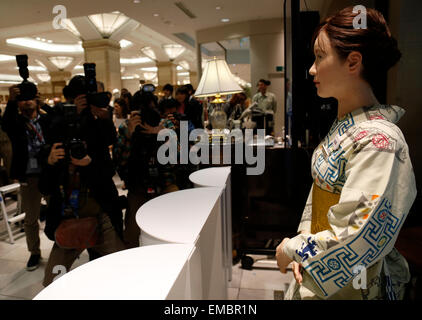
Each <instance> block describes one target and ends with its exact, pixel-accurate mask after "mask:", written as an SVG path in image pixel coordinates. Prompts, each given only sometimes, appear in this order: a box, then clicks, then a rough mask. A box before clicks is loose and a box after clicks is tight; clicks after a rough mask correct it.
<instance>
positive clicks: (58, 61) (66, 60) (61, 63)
mask: <svg viewBox="0 0 422 320" xmlns="http://www.w3.org/2000/svg"><path fill="white" fill-rule="evenodd" d="M48 60H50V61H51V63H52V64H54V65H55V66H56V67H57V68H59V70H63V69H64V68H66V67H67V66H68V65H69V64H71V63H72V61H73V58H72V57H49V58H48Z"/></svg>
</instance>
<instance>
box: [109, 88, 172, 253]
mask: <svg viewBox="0 0 422 320" xmlns="http://www.w3.org/2000/svg"><path fill="white" fill-rule="evenodd" d="M154 89H155V88H154V87H153V86H152V85H146V86H144V87H143V89H142V90H141V91H138V92H136V93H135V95H134V96H133V100H132V106H133V109H134V110H132V112H131V114H130V117H129V119H128V120H126V121H125V122H124V123H122V125H121V126H120V127H119V134H118V141H117V143H116V144H115V145H114V147H113V159H114V160H115V161H116V164H117V172H118V173H119V175H120V177H121V179H122V180H123V181H124V182H125V185H126V187H127V189H128V195H127V199H128V207H127V210H126V214H125V230H124V240H125V243H126V245H127V247H128V248H134V247H138V246H139V235H140V229H139V227H138V225H137V223H136V219H135V218H136V212H137V211H138V209H139V208H140V206H141V205H142V204H144V203H145V202H147V201H148V200H150V199H152V198H154V197H156V196H159V195H161V194H164V193H168V192H172V191H177V190H178V187H177V185H176V178H175V175H174V173H173V170H172V169H173V168H172V166H171V165H166V166H163V165H160V164H159V163H158V159H157V151H158V148H159V147H160V145H161V142H158V141H157V134H158V133H159V132H160V130H162V129H165V128H168V129H176V125H177V124H178V121H177V120H176V119H174V118H173V117H171V116H170V115H169V117H168V118H167V119H163V118H162V117H161V116H160V113H159V111H158V106H157V98H156V96H155V95H154V94H153V91H154ZM170 118H171V119H172V120H170Z"/></svg>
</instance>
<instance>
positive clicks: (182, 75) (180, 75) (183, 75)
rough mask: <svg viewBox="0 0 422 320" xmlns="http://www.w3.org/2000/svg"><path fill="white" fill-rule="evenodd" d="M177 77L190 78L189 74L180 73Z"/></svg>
mask: <svg viewBox="0 0 422 320" xmlns="http://www.w3.org/2000/svg"><path fill="white" fill-rule="evenodd" d="M177 75H178V76H179V77H188V76H189V72H179V73H178V74H177Z"/></svg>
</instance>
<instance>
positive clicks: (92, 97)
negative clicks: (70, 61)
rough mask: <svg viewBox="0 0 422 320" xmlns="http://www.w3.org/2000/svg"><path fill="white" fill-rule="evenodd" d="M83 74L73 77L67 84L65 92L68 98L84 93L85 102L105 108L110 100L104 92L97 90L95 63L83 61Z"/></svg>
mask: <svg viewBox="0 0 422 320" xmlns="http://www.w3.org/2000/svg"><path fill="white" fill-rule="evenodd" d="M84 73H85V76H75V77H73V78H72V79H71V80H70V82H69V84H68V86H67V92H68V95H69V97H70V98H72V99H75V98H76V97H77V96H80V95H83V94H84V95H86V99H87V103H88V106H89V105H93V106H96V107H99V108H107V107H108V104H109V102H110V98H109V97H108V95H107V93H106V92H98V91H97V79H96V72H95V63H84Z"/></svg>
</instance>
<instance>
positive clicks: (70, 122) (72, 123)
mask: <svg viewBox="0 0 422 320" xmlns="http://www.w3.org/2000/svg"><path fill="white" fill-rule="evenodd" d="M63 116H64V119H65V123H66V129H65V130H66V133H65V138H64V142H63V148H64V149H65V152H66V158H67V159H68V160H69V159H70V156H71V157H73V158H75V159H78V160H81V159H83V158H85V157H86V155H87V150H86V146H85V142H84V141H82V140H81V139H79V137H78V135H79V127H80V118H79V115H78V113H77V110H76V106H75V105H74V104H64V105H63Z"/></svg>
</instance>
